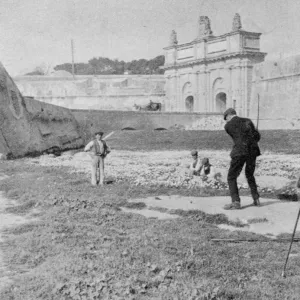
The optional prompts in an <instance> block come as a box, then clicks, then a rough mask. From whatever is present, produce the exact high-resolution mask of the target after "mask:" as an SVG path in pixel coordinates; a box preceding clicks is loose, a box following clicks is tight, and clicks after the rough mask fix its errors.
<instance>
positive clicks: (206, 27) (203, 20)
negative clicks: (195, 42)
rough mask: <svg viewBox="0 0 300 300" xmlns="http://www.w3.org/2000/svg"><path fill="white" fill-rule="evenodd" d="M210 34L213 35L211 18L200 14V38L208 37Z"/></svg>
mask: <svg viewBox="0 0 300 300" xmlns="http://www.w3.org/2000/svg"><path fill="white" fill-rule="evenodd" d="M209 35H212V30H211V28H210V20H209V18H208V17H207V16H200V18H199V32H198V38H202V37H206V36H209Z"/></svg>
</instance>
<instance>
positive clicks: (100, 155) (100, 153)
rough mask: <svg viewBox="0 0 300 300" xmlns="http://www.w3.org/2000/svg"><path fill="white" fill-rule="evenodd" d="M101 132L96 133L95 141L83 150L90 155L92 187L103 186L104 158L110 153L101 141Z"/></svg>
mask: <svg viewBox="0 0 300 300" xmlns="http://www.w3.org/2000/svg"><path fill="white" fill-rule="evenodd" d="M102 136H103V132H96V133H95V139H94V140H93V141H91V142H89V143H88V144H87V145H86V146H85V148H84V151H85V152H88V151H89V152H90V155H91V159H92V161H91V183H92V185H93V186H96V185H97V184H100V185H103V184H104V158H105V157H106V156H107V154H109V153H110V151H111V150H110V148H109V147H108V146H107V144H106V142H105V141H104V140H103V139H102Z"/></svg>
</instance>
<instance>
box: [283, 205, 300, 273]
mask: <svg viewBox="0 0 300 300" xmlns="http://www.w3.org/2000/svg"><path fill="white" fill-rule="evenodd" d="M299 217H300V208H299V211H298V216H297V219H296V224H295V227H294V232H293V235H292V239H291V243H290V247H289V251H288V254H287V257H286V260H285V264H284V267H283V271H282V274H281V276H282V277H286V272H285V271H286V266H287V263H288V260H289V256H290V252H291V249H292V244H293V241H294V237H295V233H296V229H297V225H298V221H299Z"/></svg>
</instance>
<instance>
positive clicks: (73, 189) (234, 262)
mask: <svg viewBox="0 0 300 300" xmlns="http://www.w3.org/2000/svg"><path fill="white" fill-rule="evenodd" d="M2 172H3V173H5V174H7V175H10V176H11V177H10V178H8V179H5V180H4V181H1V183H0V189H1V190H3V191H4V192H5V193H6V195H7V196H8V197H10V198H12V199H15V200H17V203H18V206H16V207H15V208H10V209H9V212H12V213H17V214H23V215H24V214H26V213H27V212H29V211H30V210H32V208H34V207H36V208H37V209H38V210H39V213H38V214H37V215H36V217H38V218H39V221H38V222H34V223H30V224H28V225H22V226H19V227H16V228H14V229H13V230H10V231H9V232H7V234H9V235H8V238H7V240H6V241H5V248H4V249H5V257H6V262H7V263H8V265H9V266H10V267H11V269H12V271H14V272H15V273H16V274H17V275H16V276H15V278H14V279H15V283H14V285H13V286H12V287H8V288H7V289H6V290H4V291H3V292H2V294H0V299H1V300H6V299H7V300H8V299H10V300H12V299H14V300H34V299H53V300H57V299H86V300H90V299H141V300H143V299H170V300H171V299H193V300H196V299H202V300H208V299H210V300H212V299H224V300H225V299H298V295H299V292H300V291H299V289H300V288H299V279H300V272H299V269H300V268H299V267H300V261H299V259H297V257H291V261H290V263H289V267H288V277H287V278H286V279H283V278H281V277H280V274H281V268H282V266H283V264H284V259H285V255H286V251H287V244H280V243H274V242H267V243H239V244H220V243H219V244H214V243H212V242H211V241H210V239H211V238H237V237H242V238H248V237H256V238H258V239H259V238H261V237H260V236H257V235H254V234H251V233H245V232H229V231H225V230H220V229H218V228H217V227H216V226H215V225H216V224H222V223H224V224H228V219H227V218H226V217H225V216H224V215H205V214H204V213H202V212H197V211H194V212H184V213H183V212H180V211H178V212H177V213H178V214H180V215H181V216H182V218H180V219H176V220H157V219H146V218H144V217H142V216H139V215H135V214H127V213H123V212H122V211H121V210H120V207H122V206H129V204H128V202H127V200H128V199H130V198H137V197H146V196H150V195H161V194H179V195H194V196H200V195H203V196H209V195H211V194H214V195H215V194H218V193H219V194H224V191H215V190H210V189H196V190H188V189H184V188H180V189H178V188H161V187H158V186H152V187H145V186H144V187H138V186H132V185H131V184H130V183H129V182H123V183H119V184H111V185H106V186H105V187H104V188H103V189H100V188H93V187H91V186H90V184H89V180H88V179H87V177H86V176H85V174H80V173H70V172H69V171H68V169H67V168H58V167H41V166H38V165H37V166H35V165H28V164H20V163H19V161H8V162H4V163H2ZM299 250H300V247H299V245H298V244H295V245H294V247H293V253H299Z"/></svg>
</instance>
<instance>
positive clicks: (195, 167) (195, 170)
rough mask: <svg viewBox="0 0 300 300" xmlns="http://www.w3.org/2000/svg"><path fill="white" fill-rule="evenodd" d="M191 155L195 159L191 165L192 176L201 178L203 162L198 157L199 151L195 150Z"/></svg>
mask: <svg viewBox="0 0 300 300" xmlns="http://www.w3.org/2000/svg"><path fill="white" fill-rule="evenodd" d="M191 155H192V158H193V162H192V163H191V164H190V167H189V169H190V175H191V176H192V175H194V176H199V175H200V168H201V165H202V164H201V160H200V158H199V157H198V151H197V150H193V151H191Z"/></svg>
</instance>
